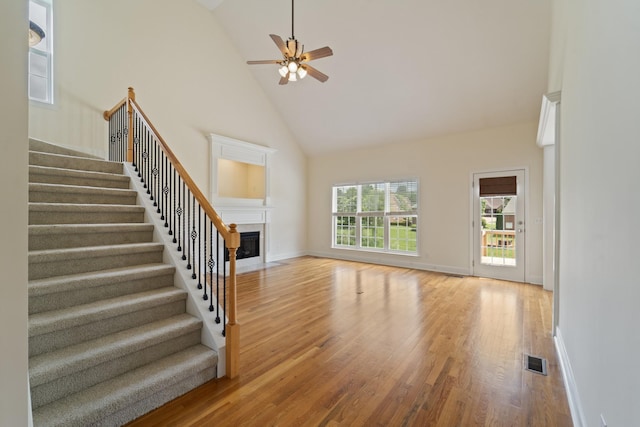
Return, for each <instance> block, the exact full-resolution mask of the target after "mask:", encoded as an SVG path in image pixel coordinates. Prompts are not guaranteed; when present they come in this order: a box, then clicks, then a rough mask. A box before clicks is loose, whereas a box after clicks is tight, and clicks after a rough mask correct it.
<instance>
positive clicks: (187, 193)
mask: <svg viewBox="0 0 640 427" xmlns="http://www.w3.org/2000/svg"><path fill="white" fill-rule="evenodd" d="M184 194H185V204H184V206H185V208H186V209H187V217H186V218H185V222H184V236H183V239H184V241H183V244H182V246H184V251H183V252H182V260H183V261H187V270H191V252H190V251H191V246H190V243H189V238H190V237H191V236H190V234H191V233H190V230H189V223H190V222H191V200H189V199H190V194H191V190H189V188H188V187H187V188H186V189H185V192H184ZM187 255H189V259H188V260H187Z"/></svg>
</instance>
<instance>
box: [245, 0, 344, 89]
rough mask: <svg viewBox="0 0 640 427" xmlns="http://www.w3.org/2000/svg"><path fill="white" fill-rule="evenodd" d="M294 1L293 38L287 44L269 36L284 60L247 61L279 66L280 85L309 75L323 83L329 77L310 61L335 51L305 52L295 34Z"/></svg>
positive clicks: (275, 36) (278, 38)
mask: <svg viewBox="0 0 640 427" xmlns="http://www.w3.org/2000/svg"><path fill="white" fill-rule="evenodd" d="M293 1H294V0H291V37H290V38H289V40H287V42H286V43H285V42H284V41H283V40H282V38H281V37H280V36H278V35H276V34H269V36H270V37H271V39H272V40H273V41H274V42H275V44H276V46H278V49H280V52H282V55H283V59H268V60H264V61H247V64H249V65H255V64H278V65H280V68H279V70H278V72H279V73H280V76H281V78H280V84H281V85H286V84H287V83H289V82H295V81H297V80H298V79H303V78H304V77H305V76H306V75H307V74H309V75H310V76H311V77H313V78H314V79H317V80H319V81H321V82H322V83H324V82H326V81H327V80H329V76H327V75H326V74H324V73H322V72H320V71H318V70H316V69H315V68H313V67H312V66H311V65H309V64H308V62H309V61H313V60H314V59H320V58H325V57H327V56H331V55H333V51H332V50H331V48H330V47H329V46H325V47H321V48H320V49H315V50H312V51H310V52H305V51H304V46H303V45H302V43H300V42H298V40H296V38H295V36H294V32H293Z"/></svg>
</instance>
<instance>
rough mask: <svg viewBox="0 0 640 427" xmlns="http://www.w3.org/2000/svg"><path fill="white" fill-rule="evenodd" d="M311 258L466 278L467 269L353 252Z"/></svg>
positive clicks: (320, 252)
mask: <svg viewBox="0 0 640 427" xmlns="http://www.w3.org/2000/svg"><path fill="white" fill-rule="evenodd" d="M309 255H311V256H317V257H321V258H331V259H343V260H346V261H356V262H366V263H369V264H380V265H388V266H391V267H402V268H413V269H416V270H426V271H436V272H439V273H446V274H455V275H460V276H468V275H469V269H467V268H462V267H452V266H447V265H434V264H426V263H422V262H418V261H416V260H415V258H414V257H406V259H399V258H398V257H394V258H390V257H381V256H379V255H377V254H371V255H369V253H367V252H354V251H349V250H345V251H340V253H336V252H322V251H311V252H309ZM403 258H404V257H403Z"/></svg>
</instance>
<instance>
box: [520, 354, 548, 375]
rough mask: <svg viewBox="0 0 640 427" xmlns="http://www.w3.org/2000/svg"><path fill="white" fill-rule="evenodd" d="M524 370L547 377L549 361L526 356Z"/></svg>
mask: <svg viewBox="0 0 640 427" xmlns="http://www.w3.org/2000/svg"><path fill="white" fill-rule="evenodd" d="M524 368H525V369H526V370H527V371H531V372H535V373H536V374H541V375H547V359H543V358H542V357H537V356H531V355H529V354H525V355H524Z"/></svg>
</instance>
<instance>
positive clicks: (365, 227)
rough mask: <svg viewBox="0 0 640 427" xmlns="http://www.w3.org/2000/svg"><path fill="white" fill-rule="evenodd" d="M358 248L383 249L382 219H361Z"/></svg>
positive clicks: (370, 217)
mask: <svg viewBox="0 0 640 427" xmlns="http://www.w3.org/2000/svg"><path fill="white" fill-rule="evenodd" d="M361 220H362V227H361V231H360V246H362V247H363V248H378V249H383V248H384V218H383V217H381V216H365V217H362V219H361Z"/></svg>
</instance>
